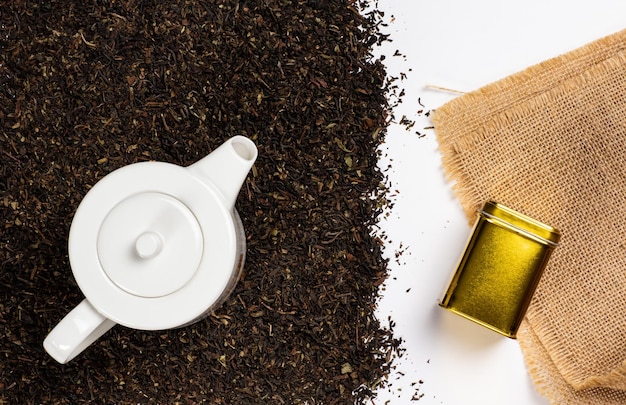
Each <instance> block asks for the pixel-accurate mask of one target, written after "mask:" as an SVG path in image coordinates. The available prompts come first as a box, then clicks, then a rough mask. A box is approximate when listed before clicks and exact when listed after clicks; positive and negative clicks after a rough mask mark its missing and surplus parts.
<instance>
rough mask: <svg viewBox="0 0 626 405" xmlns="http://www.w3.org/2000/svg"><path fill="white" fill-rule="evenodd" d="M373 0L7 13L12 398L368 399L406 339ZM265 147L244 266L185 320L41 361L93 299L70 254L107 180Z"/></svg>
mask: <svg viewBox="0 0 626 405" xmlns="http://www.w3.org/2000/svg"><path fill="white" fill-rule="evenodd" d="M362 6H364V5H363V4H358V3H357V2H355V1H345V0H344V1H338V0H337V1H335V0H329V1H324V2H319V1H313V0H309V1H289V0H264V1H256V0H251V1H235V0H221V1H214V2H202V1H190V0H176V1H166V2H161V1H132V2H131V1H110V2H106V1H96V2H90V1H82V2H71V1H69V2H48V1H41V2H37V1H34V2H27V1H21V0H17V1H13V0H11V1H6V0H3V1H1V2H0V128H1V129H0V217H1V218H3V221H4V223H3V226H2V228H0V350H1V356H2V360H1V361H0V402H1V403H10V404H15V403H58V404H64V403H67V404H76V403H84V402H90V401H94V402H102V401H104V400H106V402H110V403H201V402H207V403H212V404H232V403H272V404H278V403H285V404H292V403H311V404H313V403H324V404H332V403H341V404H344V403H350V402H356V403H360V402H365V401H369V398H370V397H371V395H372V391H373V390H374V388H376V386H377V385H378V384H380V383H381V381H384V379H385V376H386V375H387V373H388V371H389V368H390V359H391V358H392V357H393V356H394V353H396V352H397V351H398V344H399V341H398V340H397V339H396V338H394V337H393V334H392V332H391V331H390V330H387V329H385V328H383V327H381V325H380V324H379V321H378V320H377V319H376V317H375V316H374V308H375V306H376V300H377V294H378V286H379V285H380V284H381V283H382V282H383V281H384V280H385V278H386V276H387V273H386V271H387V262H386V260H385V259H383V256H382V254H381V249H382V246H381V242H380V241H379V240H378V239H377V238H376V236H374V235H373V233H372V231H371V229H372V226H374V225H375V223H376V220H377V217H378V215H380V213H381V210H382V206H383V205H384V201H383V200H384V198H385V197H384V187H382V190H381V184H384V180H385V179H384V176H383V174H381V172H380V171H379V169H378V168H377V160H378V156H377V149H378V147H379V146H380V144H381V143H382V141H383V140H384V135H385V126H386V123H387V122H388V116H389V104H388V102H387V100H386V91H387V89H386V85H385V69H384V66H383V65H382V64H381V62H380V60H377V59H375V58H374V57H373V56H372V53H371V50H372V47H373V46H374V45H376V44H377V43H380V42H381V41H385V40H386V36H385V35H383V34H381V33H380V31H379V28H380V24H381V18H380V17H381V16H380V13H378V12H376V11H368V12H367V13H365V12H363V11H362V8H361V7H362ZM236 134H242V135H246V136H248V137H249V138H251V139H253V140H254V141H255V143H256V144H257V145H258V149H259V158H258V160H257V163H256V165H255V166H254V169H253V171H252V173H251V174H250V175H249V177H248V179H247V181H246V183H245V184H244V186H243V189H242V191H241V194H240V196H239V198H238V203H237V209H238V211H239V213H240V214H241V217H242V220H243V223H244V227H245V229H246V233H247V238H248V239H247V245H248V251H247V261H246V265H245V269H244V274H243V276H242V279H241V281H240V282H239V284H238V285H237V287H236V290H235V291H234V293H233V295H232V296H231V297H230V299H229V300H228V301H227V302H226V303H225V304H224V305H223V306H222V307H221V308H219V309H218V310H217V311H216V312H215V314H213V315H212V316H210V317H208V318H206V319H204V320H202V321H200V322H198V323H196V324H193V325H191V326H188V327H184V328H180V329H174V330H168V331H160V332H144V331H136V330H132V329H128V328H124V327H121V326H119V325H118V326H117V327H115V328H114V329H113V330H111V331H110V332H109V333H107V334H106V335H105V336H104V337H103V338H102V339H100V340H99V341H98V342H96V343H95V344H94V345H92V346H91V347H89V348H88V349H87V350H86V351H85V352H84V353H83V354H81V355H80V356H79V357H78V358H77V359H75V360H74V361H72V362H71V363H70V364H68V365H65V366H61V365H59V364H57V363H56V362H54V360H52V359H51V358H50V357H49V356H48V355H47V354H46V353H45V352H44V350H43V348H42V341H43V339H44V337H45V336H46V335H47V333H48V332H49V330H50V329H51V328H52V327H53V326H54V325H55V324H56V323H57V322H58V321H59V320H60V319H61V318H62V317H63V316H64V315H65V314H66V313H67V312H68V311H69V310H70V309H71V308H73V307H74V306H75V305H76V304H78V303H79V302H80V300H81V299H82V294H81V292H80V290H79V288H78V286H77V285H76V284H75V282H74V280H73V277H72V275H71V270H70V267H69V263H68V258H67V236H68V232H69V226H70V224H71V221H72V217H73V214H74V211H75V209H76V207H77V206H78V204H79V202H80V201H81V199H82V197H83V196H84V195H85V193H86V192H87V191H88V190H89V187H91V186H92V185H93V184H95V183H96V182H97V181H98V180H99V179H101V178H102V177H103V176H104V175H106V174H107V173H109V172H111V171H113V170H114V169H116V168H119V167H121V166H124V165H127V164H131V163H134V162H139V161H146V160H159V161H166V162H171V163H175V164H178V165H189V164H191V163H193V162H195V161H197V160H198V159H199V158H201V157H202V156H205V155H206V154H208V153H209V152H210V151H211V150H213V149H214V148H215V147H217V146H218V145H219V144H221V143H222V142H223V141H224V140H226V139H228V138H230V137H231V136H233V135H236Z"/></svg>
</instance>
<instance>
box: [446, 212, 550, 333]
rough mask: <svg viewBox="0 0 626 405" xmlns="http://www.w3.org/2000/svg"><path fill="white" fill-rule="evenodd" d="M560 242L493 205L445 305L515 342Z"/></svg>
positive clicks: (527, 220) (533, 223) (484, 214)
mask: <svg viewBox="0 0 626 405" xmlns="http://www.w3.org/2000/svg"><path fill="white" fill-rule="evenodd" d="M560 236H561V234H560V232H559V231H558V230H556V229H554V228H552V227H550V226H547V225H545V224H542V223H540V222H538V221H535V220H534V219H532V218H530V217H527V216H526V215H523V214H520V213H518V212H516V211H513V210H511V209H509V208H506V207H504V206H502V205H499V204H497V203H495V202H493V201H489V202H487V203H486V204H485V205H484V207H483V209H482V210H481V211H480V212H479V218H478V221H477V223H476V225H475V226H474V230H473V232H472V235H471V237H470V240H469V242H468V244H467V246H466V248H465V252H464V254H463V256H462V258H461V260H460V262H459V265H458V267H457V270H456V272H455V274H454V276H453V278H452V281H451V282H450V285H449V286H448V290H447V291H446V293H445V295H444V296H443V299H442V300H441V303H440V305H441V306H442V307H444V308H446V309H448V310H450V311H452V312H455V313H457V314H459V315H461V316H463V317H465V318H468V319H470V320H472V321H474V322H477V323H479V324H481V325H483V326H486V327H487V328H489V329H492V330H494V331H496V332H498V333H500V334H502V335H505V336H507V337H510V338H515V336H516V334H517V330H518V328H519V326H520V323H521V322H522V319H523V318H524V315H525V313H526V309H527V308H528V305H529V304H530V300H531V298H532V295H533V293H534V292H535V289H536V288H537V284H538V283H539V279H540V277H541V274H542V273H543V269H544V268H545V266H546V263H547V262H548V259H549V257H550V254H551V253H552V251H553V250H554V248H555V247H556V245H557V243H558V241H559V239H560Z"/></svg>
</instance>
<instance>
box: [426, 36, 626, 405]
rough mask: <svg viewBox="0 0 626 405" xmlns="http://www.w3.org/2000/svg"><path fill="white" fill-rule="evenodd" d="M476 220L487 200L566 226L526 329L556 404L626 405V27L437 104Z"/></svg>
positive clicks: (531, 357)
mask: <svg viewBox="0 0 626 405" xmlns="http://www.w3.org/2000/svg"><path fill="white" fill-rule="evenodd" d="M432 119H433V123H434V126H435V131H436V133H437V137H438V140H439V144H440V150H441V152H442V155H443V164H444V170H445V171H446V173H447V174H448V175H449V177H450V179H451V180H452V181H454V183H455V184H454V189H455V192H456V193H457V196H458V197H459V200H460V202H461V204H462V206H463V208H464V210H465V212H466V214H467V216H468V218H469V219H470V220H471V221H474V220H475V218H476V210H477V209H479V208H480V207H481V206H482V204H483V203H484V202H485V201H486V200H488V199H490V198H491V199H494V200H496V201H497V202H499V203H502V204H504V205H506V206H509V207H511V208H513V209H516V210H519V211H521V212H523V213H525V214H527V215H530V216H531V217H534V218H536V219H538V220H540V221H542V222H544V223H547V224H548V225H551V226H553V227H555V228H557V229H560V230H561V231H562V233H563V237H562V239H561V245H560V246H559V247H558V248H557V249H556V250H555V253H554V255H553V256H552V258H551V260H550V263H549V265H548V267H547V268H546V271H545V273H544V275H543V278H542V279H541V282H540V284H539V287H538V289H537V291H536V293H535V296H534V298H533V301H532V304H531V306H530V308H529V310H528V312H527V315H526V318H525V320H524V322H523V324H522V327H521V329H520V331H519V334H518V339H519V342H520V345H521V347H522V350H523V353H524V357H525V361H526V364H527V366H528V370H529V372H530V374H531V377H532V379H533V381H534V383H535V385H536V388H537V390H538V391H539V392H540V393H542V394H543V395H545V396H546V397H547V398H549V399H550V401H551V403H554V404H567V405H570V404H615V403H622V404H626V155H625V152H626V31H622V32H619V33H616V34H614V35H611V36H609V37H606V38H603V39H601V40H598V41H596V42H593V43H591V44H588V45H586V46H584V47H582V48H580V49H577V50H575V51H572V52H569V53H567V54H565V55H562V56H559V57H557V58H554V59H550V60H548V61H545V62H543V63H540V64H538V65H536V66H532V67H530V68H528V69H526V70H524V71H522V72H520V73H517V74H515V75H512V76H510V77H507V78H505V79H503V80H500V81H498V82H495V83H493V84H490V85H488V86H486V87H484V88H481V89H479V90H478V91H475V92H472V93H469V94H466V95H464V96H461V97H459V98H457V99H455V100H453V101H451V102H449V103H447V104H445V105H444V106H442V107H441V108H438V109H437V110H436V111H435V112H434V113H433V118H432Z"/></svg>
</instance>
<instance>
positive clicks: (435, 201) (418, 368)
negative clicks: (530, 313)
mask: <svg viewBox="0 0 626 405" xmlns="http://www.w3.org/2000/svg"><path fill="white" fill-rule="evenodd" d="M375 7H376V9H378V10H381V11H384V12H385V17H384V20H385V22H386V23H387V24H388V26H387V27H384V28H383V32H385V33H388V34H390V35H391V36H390V39H391V40H392V42H391V43H385V44H384V45H383V47H382V48H381V49H378V50H377V51H376V52H377V55H385V56H386V59H385V64H386V66H387V73H388V76H393V77H398V78H400V77H401V74H404V75H406V78H403V79H401V80H398V81H397V82H396V84H397V85H398V86H399V87H400V88H401V89H404V90H405V93H406V94H405V95H404V96H403V97H402V102H401V103H400V105H399V106H398V107H397V108H396V109H395V110H394V116H395V123H392V124H391V125H390V126H389V128H388V133H387V137H386V140H387V142H386V144H385V145H384V148H383V155H384V156H383V158H382V160H381V163H380V166H381V168H387V166H388V165H389V164H390V165H391V169H389V170H388V171H387V172H386V173H387V174H388V176H389V180H390V182H391V188H392V189H393V190H398V193H397V195H396V196H395V197H394V198H393V201H394V202H395V205H394V206H393V209H392V210H391V211H390V212H389V215H388V217H387V218H385V219H381V222H380V226H381V230H382V232H384V234H385V235H386V236H387V238H388V239H387V241H386V254H387V255H388V256H389V258H390V262H389V266H390V278H389V280H388V281H387V282H386V283H385V284H384V285H383V286H382V289H381V296H382V297H381V299H380V301H379V308H378V313H377V314H378V317H379V319H380V320H381V322H382V324H383V325H387V318H388V317H389V316H390V317H391V319H392V321H393V322H394V323H395V327H394V332H395V336H397V337H401V338H402V339H403V340H404V343H403V348H404V349H405V352H404V355H403V356H402V357H401V358H398V359H395V360H394V362H393V365H394V369H393V370H392V372H391V374H390V376H389V383H391V386H388V387H386V388H384V389H381V390H379V392H378V398H377V399H376V400H375V403H376V404H383V403H390V404H406V403H408V404H410V403H417V404H420V405H429V404H453V405H457V404H460V405H465V404H470V405H471V404H481V405H490V404H494V405H495V404H498V405H500V404H512V405H517V404H519V405H535V404H537V405H542V404H547V403H548V402H547V400H546V399H545V398H542V397H541V396H540V395H539V394H537V393H536V391H535V389H534V387H533V385H532V382H531V380H530V378H529V376H528V374H527V371H526V368H525V365H524V361H523V357H522V353H521V351H520V349H519V345H518V343H517V341H515V340H511V339H507V338H505V337H500V336H499V335H497V334H496V333H494V332H491V331H489V330H487V329H485V328H483V327H481V326H478V325H474V324H473V323H471V322H469V321H466V320H464V319H462V318H460V317H459V316H457V315H454V314H452V313H448V311H445V310H443V309H442V308H440V307H438V305H437V304H438V300H439V298H440V297H441V294H442V293H443V291H444V289H445V287H446V284H447V282H448V280H449V278H450V276H451V274H452V272H453V271H454V268H455V265H456V263H457V261H458V259H459V256H460V255H461V253H462V250H463V248H464V245H465V242H466V240H467V238H468V236H469V233H470V224H468V223H467V221H466V219H465V217H464V216H463V214H462V212H461V209H460V206H459V204H458V202H457V200H456V199H455V197H454V195H453V194H452V191H451V185H450V184H449V183H448V182H447V181H446V179H445V178H444V174H443V171H442V168H441V161H440V155H439V152H438V146H437V141H436V137H435V134H434V131H433V130H432V129H424V128H425V127H429V126H430V125H431V123H430V122H429V119H428V117H426V115H425V114H424V113H425V112H426V111H428V110H432V109H436V108H437V107H438V106H440V105H442V104H443V103H445V102H446V101H449V100H451V99H452V98H454V97H457V96H458V94H454V93H448V92H442V91H435V90H432V89H428V88H427V86H429V85H430V86H439V87H445V88H451V89H455V90H459V91H464V92H467V91H471V90H474V89H477V88H479V87H481V86H483V85H486V84H488V83H490V82H493V81H495V80H497V79H500V78H502V77H505V76H507V75H509V74H512V73H515V72H517V71H520V70H522V69H524V68H526V67H528V66H530V65H533V64H535V63H538V62H541V61H543V60H545V59H548V58H551V57H554V56H557V55H559V54H562V53H564V52H567V51H569V50H572V49H575V48H578V47H580V46H582V45H585V44H586V43H588V42H591V41H593V40H595V39H598V38H600V37H603V36H605V35H609V34H611V33H613V32H617V31H619V30H622V29H625V28H626V2H623V1H594V2H582V1H576V0H571V1H565V0H559V1H556V0H527V1H524V2H521V1H519V2H513V1H502V0H499V1H498V0H473V1H464V0H456V1H453V0H379V1H378V3H377V5H376V6H375ZM396 50H398V51H399V54H400V56H393V55H394V53H395V52H396ZM418 100H421V103H422V104H423V105H424V107H421V106H420V105H419V103H418ZM422 109H423V110H424V111H423V112H422V113H419V110H422ZM402 116H406V117H407V118H408V119H409V120H411V121H415V122H416V124H415V126H414V127H413V128H411V129H408V130H407V127H406V126H405V125H399V124H398V123H397V122H399V121H400V119H401V118H402ZM416 131H419V132H420V133H423V134H426V136H425V137H422V138H420V137H418V136H417V134H416ZM400 252H402V255H401V256H399V257H398V258H397V259H396V253H400ZM413 397H415V398H417V397H420V399H419V400H418V401H415V402H413V401H411V399H412V398H413Z"/></svg>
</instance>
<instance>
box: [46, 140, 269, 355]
mask: <svg viewBox="0 0 626 405" xmlns="http://www.w3.org/2000/svg"><path fill="white" fill-rule="evenodd" d="M256 157H257V148H256V146H255V145H254V143H253V142H252V141H251V140H250V139H248V138H246V137H243V136H235V137H233V138H231V139H229V140H228V141H226V142H225V143H224V144H222V145H221V146H220V147H219V148H217V149H216V150H214V151H213V152H212V153H211V154H209V155H208V156H206V157H205V158H203V159H201V160H200V161H198V162H196V163H194V164H192V165H191V166H189V167H180V166H177V165H173V164H169V163H162V162H142V163H135V164H132V165H128V166H125V167H122V168H120V169H118V170H115V171H114V172H112V173H110V174H108V175H107V176H105V177H104V178H103V179H102V180H100V181H99V182H98V183H97V184H96V185H95V186H94V187H93V188H92V189H91V190H89V192H88V193H87V195H86V196H85V197H84V199H83V200H82V201H81V203H80V205H79V207H78V209H77V210H76V214H75V216H74V219H73V220H72V225H71V228H70V233H69V241H68V248H69V259H70V264H71V267H72V272H73V274H74V277H75V278H76V282H77V283H78V285H79V287H80V289H81V291H82V292H83V294H85V297H86V298H85V299H84V300H83V301H82V302H81V303H80V304H79V305H78V306H76V307H75V308H74V309H73V310H72V311H71V312H70V313H68V314H67V315H66V316H65V318H63V319H62V320H61V322H60V323H59V324H58V325H57V326H56V327H55V328H54V329H53V330H52V331H51V332H50V334H49V335H48V336H47V337H46V339H45V340H44V344H43V345H44V348H45V349H46V351H47V352H48V353H49V354H50V355H51V356H52V357H53V358H54V359H55V360H57V361H58V362H59V363H66V362H68V361H70V360H72V359H73V358H74V357H75V356H76V355H78V354H79V353H81V352H82V351H83V350H84V349H85V348H86V347H88V346H89V345H90V344H91V343H93V342H94V341H95V340H96V339H98V338H99V337H100V336H102V335H103V334H104V333H105V332H107V331H108V330H109V329H111V328H112V327H113V326H114V325H115V324H118V323H119V324H120V325H124V326H127V327H130V328H135V329H143V330H162V329H170V328H176V327H180V326H185V325H188V324H190V323H193V322H195V321H197V320H199V319H201V318H203V317H204V316H206V315H208V314H209V313H210V311H211V310H213V309H214V308H215V307H216V306H218V305H219V304H220V303H221V302H222V301H223V300H224V299H225V298H226V297H227V296H228V295H229V294H230V293H231V292H232V290H233V289H234V287H235V284H236V283H237V280H238V279H239V276H240V273H241V269H242V267H243V262H244V260H245V235H244V232H243V226H242V224H241V219H240V218H239V215H238V214H237V211H236V210H235V208H234V204H235V200H236V198H237V195H238V193H239V190H240V188H241V186H242V184H243V182H244V180H245V178H246V176H247V174H248V172H249V170H250V168H251V167H252V165H253V163H254V161H255V160H256Z"/></svg>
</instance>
